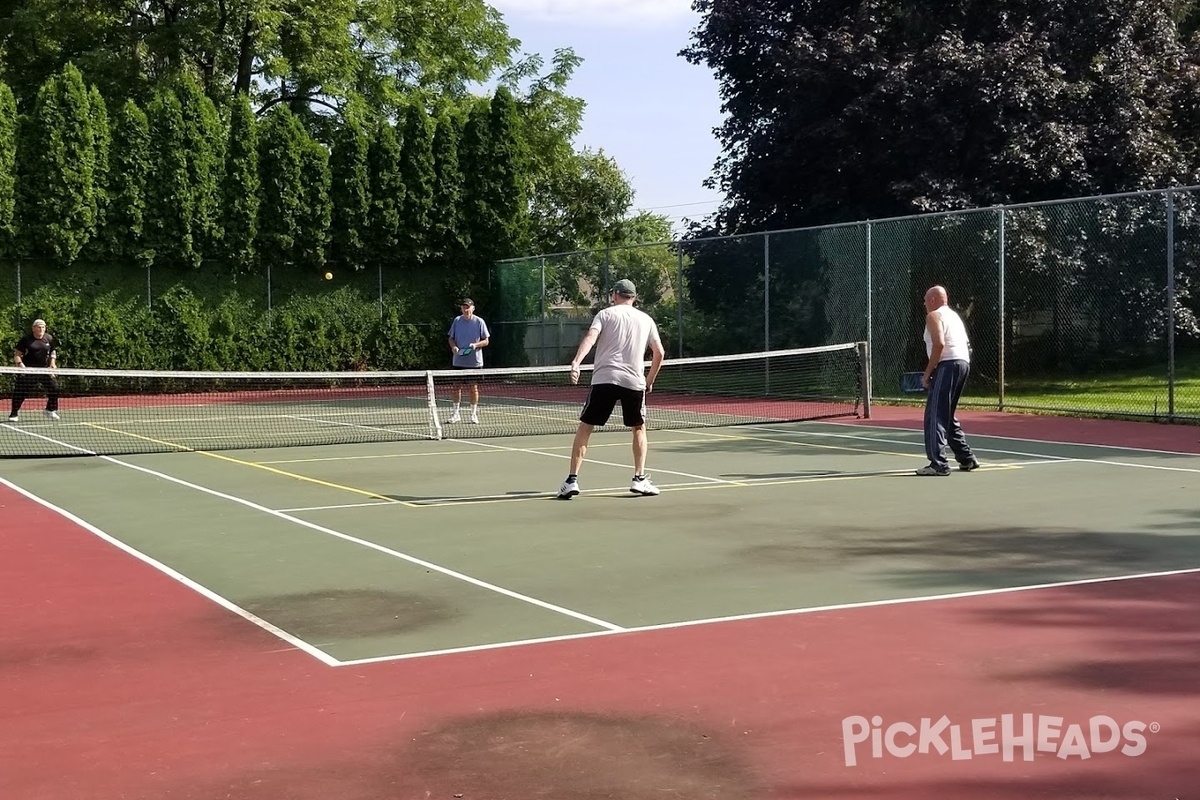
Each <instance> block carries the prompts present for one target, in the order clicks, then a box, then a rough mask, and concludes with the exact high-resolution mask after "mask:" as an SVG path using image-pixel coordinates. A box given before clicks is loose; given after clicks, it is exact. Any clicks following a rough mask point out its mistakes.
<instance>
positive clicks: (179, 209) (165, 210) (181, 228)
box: [146, 89, 200, 267]
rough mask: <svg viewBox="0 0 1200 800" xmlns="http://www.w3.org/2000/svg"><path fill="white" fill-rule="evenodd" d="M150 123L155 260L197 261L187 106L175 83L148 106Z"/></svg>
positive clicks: (149, 195)
mask: <svg viewBox="0 0 1200 800" xmlns="http://www.w3.org/2000/svg"><path fill="white" fill-rule="evenodd" d="M146 116H147V118H148V119H149V123H150V180H149V181H148V183H147V184H146V239H147V242H148V243H149V245H150V247H151V249H152V250H153V253H154V263H155V264H159V265H171V266H180V267H197V266H199V264H200V253H199V251H197V249H196V237H195V224H196V203H195V192H194V191H193V190H192V185H191V177H192V172H191V169H190V167H189V163H188V151H187V134H186V131H185V123H184V119H183V107H182V106H181V105H180V103H179V98H178V97H176V96H175V93H174V92H173V91H171V90H170V89H162V90H160V91H159V92H158V93H157V94H156V95H155V97H154V100H153V101H151V103H150V107H149V109H147V114H146Z"/></svg>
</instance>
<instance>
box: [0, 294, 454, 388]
mask: <svg viewBox="0 0 1200 800" xmlns="http://www.w3.org/2000/svg"><path fill="white" fill-rule="evenodd" d="M404 306H405V302H404V300H403V298H400V297H396V296H391V297H388V296H385V297H384V302H383V312H382V314H381V312H380V303H379V300H378V299H377V298H375V297H368V296H364V294H363V293H361V292H360V291H358V290H356V289H354V288H351V287H346V288H342V289H335V290H332V291H330V292H327V293H325V294H322V295H319V296H313V295H293V296H291V297H288V298H287V299H286V300H284V301H283V302H282V303H281V304H279V305H276V306H274V307H273V308H271V309H270V310H269V311H268V310H267V309H266V308H265V307H264V305H263V304H262V303H261V302H260V300H259V298H258V297H256V296H250V295H247V294H243V293H240V292H239V291H238V290H236V289H231V290H230V291H228V292H226V293H225V294H223V295H221V296H219V297H214V296H209V297H201V296H200V295H198V294H197V293H196V292H194V291H193V290H192V289H190V288H189V287H187V286H184V285H175V286H172V287H171V288H169V289H167V290H166V291H164V292H163V293H162V294H160V295H158V296H157V297H156V298H155V300H154V304H153V305H152V306H147V304H146V300H145V298H137V297H133V296H130V295H129V294H128V293H122V292H116V291H111V292H107V293H102V294H96V295H89V294H86V293H83V292H77V291H64V290H63V288H62V287H61V286H59V285H52V284H49V285H42V286H39V287H37V288H36V289H34V290H33V291H32V292H30V293H29V294H26V295H24V296H23V297H22V300H21V302H20V304H19V305H18V304H17V303H9V304H8V305H7V307H5V308H4V309H3V314H4V317H3V318H4V319H5V320H8V321H11V322H10V323H9V324H8V325H5V326H4V328H6V329H8V330H9V337H8V338H10V339H11V340H12V343H13V344H15V342H16V340H17V338H18V337H19V336H20V335H22V333H23V332H24V331H27V330H28V327H29V324H30V323H31V322H32V320H33V319H35V318H37V317H41V318H44V319H45V320H46V321H47V324H48V327H49V330H50V332H51V333H52V334H53V335H54V336H55V337H56V338H57V339H58V340H59V343H60V351H59V366H61V367H75V368H87V369H175V370H238V371H241V370H249V371H263V370H270V371H340V370H383V369H387V370H397V369H428V368H441V367H444V366H445V364H444V362H445V361H446V358H445V335H444V334H445V331H444V330H443V327H444V326H443V325H442V324H441V323H436V322H430V323H428V324H414V323H411V322H405V321H403V320H405V319H413V318H414V317H412V316H410V315H409V313H408V311H407V309H405V307H404ZM9 346H11V344H10V345H9Z"/></svg>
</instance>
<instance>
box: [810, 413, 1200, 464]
mask: <svg viewBox="0 0 1200 800" xmlns="http://www.w3.org/2000/svg"><path fill="white" fill-rule="evenodd" d="M821 424H822V425H838V426H841V427H846V428H870V429H871V430H877V431H905V432H909V433H917V434H920V433H921V430H920V429H919V428H897V427H892V426H890V425H862V424H855V423H853V422H833V421H832V420H831V421H828V422H822V423H821ZM1181 427H1182V426H1181ZM970 436H972V437H980V438H986V439H1007V440H1008V441H1010V442H1030V443H1033V444H1057V445H1062V446H1063V447H1096V448H1100V449H1103V450H1128V451H1130V452H1132V453H1157V454H1161V455H1172V456H1196V457H1200V453H1192V452H1189V451H1187V450H1156V449H1153V448H1149V447H1129V446H1127V445H1119V444H1091V443H1088V442H1060V441H1058V440H1056V439H1028V438H1025V437H1021V436H999V435H996V434H991V433H973V434H970Z"/></svg>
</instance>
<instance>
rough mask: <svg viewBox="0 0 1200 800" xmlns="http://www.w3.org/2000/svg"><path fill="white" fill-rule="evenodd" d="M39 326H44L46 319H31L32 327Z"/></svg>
mask: <svg viewBox="0 0 1200 800" xmlns="http://www.w3.org/2000/svg"><path fill="white" fill-rule="evenodd" d="M39 326H40V327H42V328H44V327H46V320H44V319H35V320H34V321H33V326H32V327H34V328H37V327H39Z"/></svg>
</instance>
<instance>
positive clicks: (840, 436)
mask: <svg viewBox="0 0 1200 800" xmlns="http://www.w3.org/2000/svg"><path fill="white" fill-rule="evenodd" d="M839 424H840V423H839ZM758 430H762V431H765V432H767V433H781V434H784V435H787V436H805V437H818V438H831V439H853V440H855V441H859V442H874V443H876V444H905V443H906V442H903V441H897V440H895V439H880V438H875V437H873V436H854V435H852V434H848V433H822V432H820V431H808V430H780V429H778V428H759V429H758ZM882 430H898V431H904V432H907V433H914V434H920V433H921V432H920V431H916V430H909V429H908V428H882ZM689 433H691V431H689ZM987 438H989V439H1004V438H1006V437H1003V436H989V437H987ZM1029 441H1037V440H1029ZM847 449H852V448H847ZM971 449H972V450H976V451H978V452H980V453H1000V454H1002V455H1006V456H1021V457H1022V458H1038V459H1044V460H1046V461H1086V460H1088V459H1079V458H1073V457H1071V456H1056V455H1050V454H1047V453H1028V452H1025V451H1023V450H1000V449H998V448H994V447H974V446H972V448H971Z"/></svg>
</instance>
